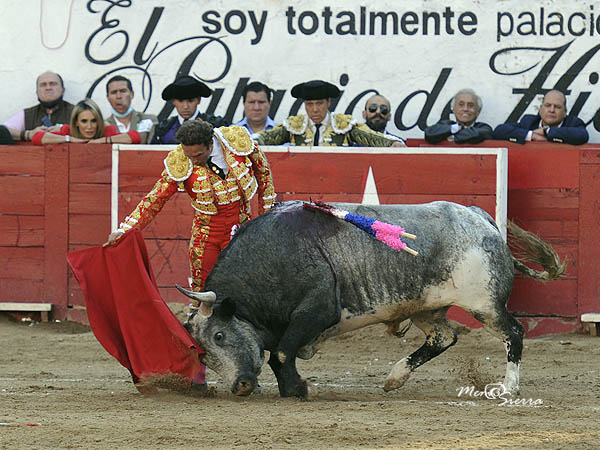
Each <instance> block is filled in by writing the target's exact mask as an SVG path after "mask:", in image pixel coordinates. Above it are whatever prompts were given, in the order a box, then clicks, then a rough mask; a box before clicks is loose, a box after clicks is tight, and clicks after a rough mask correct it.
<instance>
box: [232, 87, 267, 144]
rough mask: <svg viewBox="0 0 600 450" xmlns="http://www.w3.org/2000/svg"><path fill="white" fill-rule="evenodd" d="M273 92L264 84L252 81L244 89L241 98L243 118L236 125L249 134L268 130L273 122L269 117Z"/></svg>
mask: <svg viewBox="0 0 600 450" xmlns="http://www.w3.org/2000/svg"><path fill="white" fill-rule="evenodd" d="M272 94H273V91H271V89H270V88H269V86H267V85H266V84H263V83H261V82H260V81H254V82H252V83H250V84H248V85H247V86H246V87H245V88H244V92H243V93H242V97H243V99H244V118H243V119H242V120H240V121H239V122H237V123H236V125H238V126H240V127H245V128H246V129H247V130H248V131H249V132H250V134H256V133H258V132H260V131H263V130H270V129H272V128H273V127H274V126H275V125H277V124H276V123H275V121H274V120H273V119H271V118H270V117H269V108H271V99H272Z"/></svg>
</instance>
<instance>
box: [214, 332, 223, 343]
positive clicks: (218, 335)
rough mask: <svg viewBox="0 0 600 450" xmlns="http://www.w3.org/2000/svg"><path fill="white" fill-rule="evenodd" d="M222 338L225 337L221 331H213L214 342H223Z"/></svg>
mask: <svg viewBox="0 0 600 450" xmlns="http://www.w3.org/2000/svg"><path fill="white" fill-rule="evenodd" d="M223 339H225V335H224V334H223V333H222V332H220V331H218V332H217V333H215V342H217V343H219V342H223Z"/></svg>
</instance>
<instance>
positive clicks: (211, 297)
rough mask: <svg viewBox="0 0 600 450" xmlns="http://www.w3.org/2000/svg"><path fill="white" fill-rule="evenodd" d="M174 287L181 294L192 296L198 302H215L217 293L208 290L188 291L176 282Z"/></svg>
mask: <svg viewBox="0 0 600 450" xmlns="http://www.w3.org/2000/svg"><path fill="white" fill-rule="evenodd" d="M175 287H176V288H177V289H178V290H179V292H181V293H182V294H184V295H187V296H188V297H189V298H193V299H194V300H198V301H199V302H203V303H208V304H211V305H212V304H213V303H214V302H215V300H217V294H215V293H214V292H213V291H208V292H194V291H188V290H187V289H185V288H182V287H181V286H179V285H178V284H176V285H175Z"/></svg>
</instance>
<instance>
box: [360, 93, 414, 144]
mask: <svg viewBox="0 0 600 450" xmlns="http://www.w3.org/2000/svg"><path fill="white" fill-rule="evenodd" d="M362 116H363V119H364V120H365V123H366V124H367V126H368V127H369V128H370V129H371V130H373V131H377V132H379V133H383V134H385V135H386V136H392V137H394V138H397V139H398V140H399V141H400V142H401V143H402V144H404V145H406V141H405V140H404V139H402V138H401V137H400V136H396V135H394V134H392V133H390V132H389V131H387V130H386V129H385V128H386V126H387V123H388V122H389V121H390V119H391V118H392V109H391V107H390V101H389V100H388V99H387V98H385V97H384V96H383V95H379V94H375V95H372V96H371V97H369V99H368V100H367V103H365V110H364V111H363V113H362Z"/></svg>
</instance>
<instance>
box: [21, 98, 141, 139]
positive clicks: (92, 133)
mask: <svg viewBox="0 0 600 450" xmlns="http://www.w3.org/2000/svg"><path fill="white" fill-rule="evenodd" d="M31 142H32V143H33V144H35V145H43V144H58V143H62V142H87V143H89V144H111V143H119V144H139V143H140V142H142V139H141V137H140V134H139V133H138V132H137V131H135V130H131V131H128V132H127V133H119V131H118V130H117V127H115V126H114V125H106V126H105V125H104V118H103V117H102V113H101V112H100V108H98V105H96V103H94V101H93V100H91V99H89V98H86V99H85V100H81V101H80V102H79V103H77V104H76V105H75V107H74V108H73V113H72V114H71V123H70V125H63V126H62V127H61V128H60V130H58V131H53V132H48V131H39V132H37V133H36V134H34V135H33V137H32V138H31Z"/></svg>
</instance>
